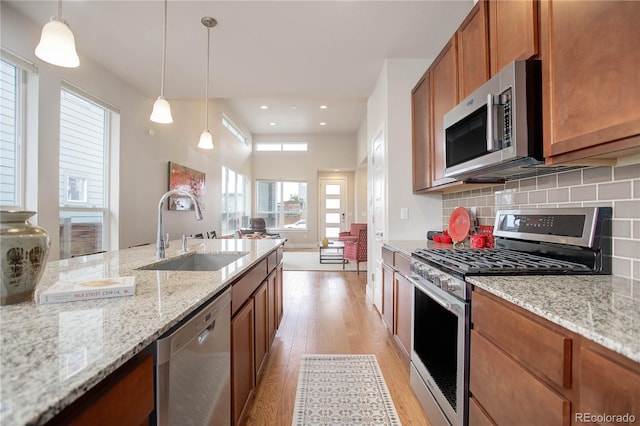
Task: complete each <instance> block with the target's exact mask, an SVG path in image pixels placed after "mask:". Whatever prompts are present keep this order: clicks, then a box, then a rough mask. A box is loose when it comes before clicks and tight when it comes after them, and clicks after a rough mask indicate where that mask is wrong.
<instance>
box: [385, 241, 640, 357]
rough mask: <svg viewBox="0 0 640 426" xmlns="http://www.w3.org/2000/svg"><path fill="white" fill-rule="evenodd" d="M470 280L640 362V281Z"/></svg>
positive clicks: (392, 244) (406, 246)
mask: <svg viewBox="0 0 640 426" xmlns="http://www.w3.org/2000/svg"><path fill="white" fill-rule="evenodd" d="M384 244H385V245H386V246H387V247H389V248H390V249H392V250H394V249H395V250H397V251H400V252H402V253H404V254H407V255H411V252H412V251H413V250H415V249H417V248H453V246H452V245H451V244H442V243H434V242H433V241H426V240H389V241H385V242H384ZM467 248H468V247H467ZM467 281H469V282H470V283H472V284H474V285H476V286H478V287H480V288H482V289H484V290H486V291H488V292H489V293H492V294H494V295H496V296H498V297H500V298H502V299H504V300H506V301H508V302H511V303H513V304H515V305H518V306H520V307H522V308H524V309H526V310H528V311H530V312H532V313H534V314H536V315H539V316H541V317H543V318H545V319H547V320H549V321H551V322H553V323H555V324H558V325H560V326H562V327H565V328H566V329H568V330H571V331H573V332H574V333H576V334H578V335H580V336H583V337H585V338H587V339H589V340H591V341H593V342H596V343H598V344H600V345H602V346H604V347H605V348H607V349H610V350H612V351H614V352H617V353H619V354H621V355H624V356H626V357H627V358H629V359H631V360H633V361H635V362H640V281H636V280H631V279H627V278H621V277H616V276H612V275H545V276H544V279H540V276H539V275H538V276H536V275H528V276H527V275H515V276H469V277H467ZM472 315H473V314H472Z"/></svg>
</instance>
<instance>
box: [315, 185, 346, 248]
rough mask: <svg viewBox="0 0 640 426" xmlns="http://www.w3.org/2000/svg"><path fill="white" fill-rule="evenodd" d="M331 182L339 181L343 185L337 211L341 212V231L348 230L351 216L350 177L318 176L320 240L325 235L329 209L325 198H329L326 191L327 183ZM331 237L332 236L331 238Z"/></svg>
mask: <svg viewBox="0 0 640 426" xmlns="http://www.w3.org/2000/svg"><path fill="white" fill-rule="evenodd" d="M329 183H338V184H340V185H341V186H342V189H341V191H340V192H341V194H340V196H339V197H338V198H339V199H340V208H339V209H337V211H336V212H335V213H339V214H340V215H341V217H340V231H341V232H342V231H346V230H347V219H348V218H349V217H350V214H349V212H350V210H349V178H348V177H347V176H338V177H328V176H327V177H320V178H318V241H320V240H321V239H322V238H323V237H325V236H326V235H325V227H326V219H325V218H326V216H325V214H326V213H327V209H326V208H325V200H326V199H327V197H326V195H325V191H324V187H325V185H327V184H329ZM330 239H331V238H330Z"/></svg>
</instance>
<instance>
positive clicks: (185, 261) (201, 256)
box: [137, 251, 249, 271]
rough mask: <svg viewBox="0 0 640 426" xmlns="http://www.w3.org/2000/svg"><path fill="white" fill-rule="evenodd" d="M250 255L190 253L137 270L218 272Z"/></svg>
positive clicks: (242, 252)
mask: <svg viewBox="0 0 640 426" xmlns="http://www.w3.org/2000/svg"><path fill="white" fill-rule="evenodd" d="M247 254H249V252H248V251H223V252H215V253H188V254H185V255H182V256H180V257H174V258H172V259H168V260H161V261H160V262H155V263H151V264H149V265H145V266H141V267H140V268H137V269H142V270H151V271H217V270H219V269H222V268H224V267H225V266H227V265H228V264H230V263H232V262H234V261H236V260H238V259H240V258H241V257H243V256H246V255H247Z"/></svg>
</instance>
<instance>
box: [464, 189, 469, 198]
mask: <svg viewBox="0 0 640 426" xmlns="http://www.w3.org/2000/svg"><path fill="white" fill-rule="evenodd" d="M462 197H463V198H469V197H471V190H467V191H463V192H462Z"/></svg>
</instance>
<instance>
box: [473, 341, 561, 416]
mask: <svg viewBox="0 0 640 426" xmlns="http://www.w3.org/2000/svg"><path fill="white" fill-rule="evenodd" d="M469 390H470V391H471V394H472V395H473V397H474V398H475V399H477V400H478V401H479V403H480V404H482V407H484V409H485V410H486V412H487V414H488V415H489V416H491V418H492V419H493V420H494V421H495V422H496V423H497V424H500V425H525V424H532V425H533V424H536V425H547V426H551V425H569V423H570V417H571V416H570V412H569V411H570V408H571V404H570V401H569V400H567V399H565V398H563V397H562V396H561V395H558V394H557V393H555V392H554V391H553V390H552V389H551V388H549V387H548V386H546V385H545V384H544V383H543V382H542V381H540V380H538V379H537V378H536V377H535V376H533V375H531V374H530V373H529V372H527V371H526V370H525V369H524V368H522V367H521V366H520V365H519V364H518V363H516V362H515V361H514V360H513V359H512V358H510V357H509V356H507V355H506V354H505V353H504V352H503V351H501V350H500V349H498V348H497V347H496V346H495V345H493V344H492V343H491V342H489V341H488V340H487V339H485V338H484V337H482V336H480V334H479V333H477V332H476V331H474V330H472V331H471V366H470V368H469Z"/></svg>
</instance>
